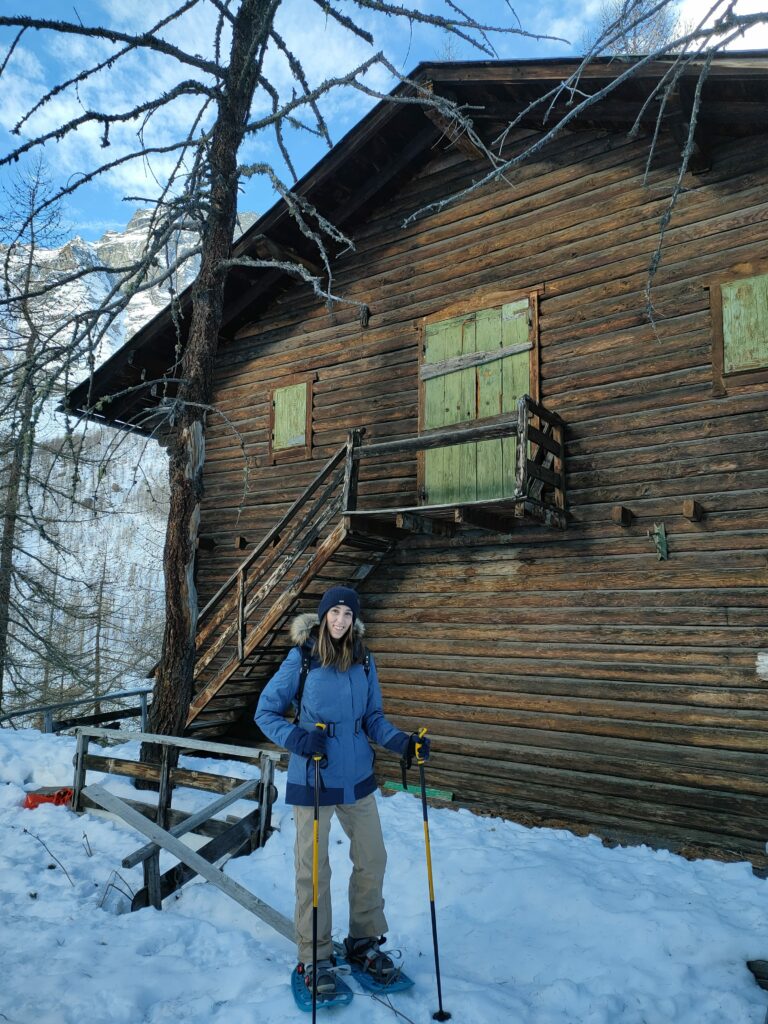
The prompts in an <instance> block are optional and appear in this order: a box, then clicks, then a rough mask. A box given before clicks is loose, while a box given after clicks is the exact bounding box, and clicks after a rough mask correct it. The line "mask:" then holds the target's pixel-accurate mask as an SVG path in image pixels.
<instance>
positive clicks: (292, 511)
mask: <svg viewBox="0 0 768 1024" xmlns="http://www.w3.org/2000/svg"><path fill="white" fill-rule="evenodd" d="M346 454H347V446H346V445H344V446H343V447H342V448H340V449H339V450H338V451H337V452H336V454H335V455H333V456H331V458H330V459H329V460H328V461H327V462H326V464H325V465H324V466H323V468H322V469H321V470H320V472H319V473H318V474H317V476H316V477H315V478H314V480H313V481H312V482H311V483H310V484H309V486H308V487H307V488H306V490H304V491H302V493H301V494H300V495H299V496H298V498H297V499H296V501H294V503H293V504H292V505H291V507H290V508H289V509H288V511H287V512H286V513H285V515H284V516H283V518H282V519H280V520H279V521H278V522H277V523H276V524H275V525H274V526H273V527H272V529H271V530H270V531H269V533H267V534H266V536H265V537H264V538H263V539H262V540H261V541H260V542H259V543H258V544H257V545H256V547H255V548H254V549H253V551H252V552H251V553H250V554H249V555H248V557H247V558H246V559H244V560H243V561H242V562H241V563H240V565H238V567H237V568H236V569H235V571H234V572H233V573H232V575H231V576H230V577H229V579H228V580H227V581H226V583H222V585H221V586H220V587H219V589H218V590H217V591H216V593H215V594H214V595H213V597H212V598H211V599H210V600H209V601H208V603H207V604H206V605H205V607H204V608H202V609H201V611H200V613H199V614H198V616H197V622H198V628H199V625H200V622H201V621H202V620H203V618H204V617H205V616H206V615H208V614H209V613H210V612H211V610H212V609H213V608H215V607H216V605H217V604H218V603H219V601H220V600H221V599H222V597H224V595H225V594H226V593H227V591H229V590H230V589H231V588H232V586H233V585H234V584H235V583H236V582H237V580H238V577H239V576H240V574H241V573H245V572H247V571H248V569H250V567H251V566H252V565H253V563H254V562H255V561H256V559H257V558H259V556H260V555H262V554H263V553H264V551H266V549H267V548H268V547H269V545H270V544H272V543H274V542H275V541H276V540H279V538H280V534H281V532H282V531H283V530H284V529H285V527H286V526H287V525H288V523H289V522H290V521H291V519H293V517H294V516H295V515H296V513H297V512H298V510H299V509H300V508H301V507H302V505H304V504H306V502H307V501H309V499H310V498H311V497H312V495H313V494H314V493H315V491H316V490H317V488H318V487H319V486H320V485H321V484H322V483H323V482H324V481H325V480H326V479H327V477H328V476H329V475H330V474H331V473H332V472H333V471H334V469H336V467H337V466H338V465H339V464H340V463H341V462H342V461H343V459H344V458H345V456H346Z"/></svg>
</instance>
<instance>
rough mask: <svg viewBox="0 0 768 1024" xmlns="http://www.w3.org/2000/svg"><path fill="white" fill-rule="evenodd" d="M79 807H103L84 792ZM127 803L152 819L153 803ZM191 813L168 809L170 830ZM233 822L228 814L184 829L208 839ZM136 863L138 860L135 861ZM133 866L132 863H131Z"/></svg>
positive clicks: (138, 801) (217, 834)
mask: <svg viewBox="0 0 768 1024" xmlns="http://www.w3.org/2000/svg"><path fill="white" fill-rule="evenodd" d="M80 802H81V809H83V810H94V809H95V810H97V811H101V810H103V808H102V807H101V805H100V804H97V803H96V801H95V800H91V798H90V797H87V796H86V795H85V793H81V794H80ZM126 803H127V804H130V806H131V807H133V808H135V809H136V810H137V811H138V812H139V814H143V815H144V816H145V817H146V818H149V820H150V821H154V817H155V811H156V807H155V806H154V804H147V803H144V801H143V800H126ZM190 817H191V815H189V814H187V813H186V812H185V811H175V810H173V808H171V809H170V811H169V821H170V822H171V823H172V824H173V826H174V827H173V828H172V829H171V830H170V831H171V832H173V834H174V835H176V831H175V829H176V826H178V825H182V824H184V823H185V822H186V821H187V819H188V818H190ZM233 824H234V819H233V817H232V816H231V815H230V816H229V817H228V818H227V819H226V820H225V821H220V820H219V819H218V818H213V819H211V820H210V821H203V822H201V823H200V824H199V825H195V827H194V829H185V830H184V831H185V832H191V831H194V832H195V833H196V835H200V836H206V837H207V838H208V839H215V838H216V836H220V835H221V834H222V832H226V830H227V829H228V828H229V826H230V825H233ZM134 863H135V864H138V863H139V861H138V860H137V861H135V862H134ZM132 866H133V865H132Z"/></svg>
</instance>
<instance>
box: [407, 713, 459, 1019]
mask: <svg viewBox="0 0 768 1024" xmlns="http://www.w3.org/2000/svg"><path fill="white" fill-rule="evenodd" d="M426 734H427V730H426V729H425V728H422V729H419V733H418V738H419V739H423V738H424V736H426ZM414 755H415V757H416V764H417V765H418V766H419V782H420V784H421V809H422V813H423V815H424V845H425V847H426V851H427V878H428V880H429V911H430V914H431V916H432V944H433V945H434V947H435V979H436V981H437V1004H438V1009H437V1010H436V1011H435V1013H433V1014H432V1019H433V1020H450V1019H451V1015H450V1013H448V1011H447V1010H444V1009H443V992H442V989H441V987H440V954H439V953H438V950H437V917H436V915H435V886H434V882H433V881H432V853H431V850H430V846H429V819H428V818H427V783H426V780H425V778H424V763H425V760H424V758H423V757H422V756H421V744H420V743H417V744H416V748H415V750H414ZM403 781H405V771H403Z"/></svg>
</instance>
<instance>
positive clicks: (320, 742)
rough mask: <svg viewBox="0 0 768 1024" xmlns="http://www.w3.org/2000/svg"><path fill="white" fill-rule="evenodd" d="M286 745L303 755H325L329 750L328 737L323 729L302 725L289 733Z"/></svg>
mask: <svg viewBox="0 0 768 1024" xmlns="http://www.w3.org/2000/svg"><path fill="white" fill-rule="evenodd" d="M285 745H286V747H287V748H288V750H290V751H291V753H292V754H299V755H300V756H301V757H315V756H320V757H322V756H324V755H325V754H326V753H327V750H328V737H327V736H326V735H325V732H324V731H323V730H322V729H302V728H301V726H300V725H296V726H294V728H293V732H291V733H289V735H288V738H287V740H286V741H285Z"/></svg>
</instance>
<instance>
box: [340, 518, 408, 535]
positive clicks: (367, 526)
mask: <svg viewBox="0 0 768 1024" xmlns="http://www.w3.org/2000/svg"><path fill="white" fill-rule="evenodd" d="M344 528H345V529H346V530H347V531H348V532H349V533H353V534H355V533H357V534H363V535H364V536H367V537H372V538H375V539H377V540H388V541H394V540H399V539H400V537H401V536H402V534H400V533H399V532H398V531H397V530H396V529H395V527H394V526H393V525H391V523H388V522H386V521H385V520H383V519H379V518H378V517H377V518H374V517H373V516H369V515H367V514H366V513H360V512H352V513H351V514H350V515H346V516H344Z"/></svg>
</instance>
